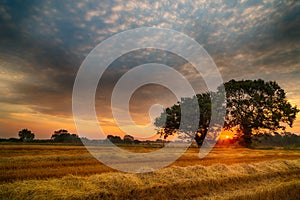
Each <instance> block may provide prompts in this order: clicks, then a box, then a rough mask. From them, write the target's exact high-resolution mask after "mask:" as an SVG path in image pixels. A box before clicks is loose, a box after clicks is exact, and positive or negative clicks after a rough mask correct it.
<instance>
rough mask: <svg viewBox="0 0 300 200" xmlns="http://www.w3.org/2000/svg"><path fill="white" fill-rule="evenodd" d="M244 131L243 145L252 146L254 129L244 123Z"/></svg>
mask: <svg viewBox="0 0 300 200" xmlns="http://www.w3.org/2000/svg"><path fill="white" fill-rule="evenodd" d="M242 131H243V136H242V145H243V146H245V147H246V148H250V147H251V144H252V140H251V138H252V129H251V128H250V127H249V126H247V125H243V126H242Z"/></svg>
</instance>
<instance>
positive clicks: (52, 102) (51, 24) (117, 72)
mask: <svg viewBox="0 0 300 200" xmlns="http://www.w3.org/2000/svg"><path fill="white" fill-rule="evenodd" d="M141 27H156V28H167V29H173V30H176V31H178V32H181V33H184V34H186V35H187V36H189V37H190V38H192V39H194V40H196V41H197V42H198V43H199V44H200V45H202V47H203V48H204V49H205V50H206V51H207V52H208V54H209V55H210V56H211V58H212V59H213V61H214V62H215V64H216V66H217V68H218V70H219V71H220V74H221V76H222V78H223V80H224V81H229V80H231V79H235V80H242V79H252V80H253V79H264V80H266V81H271V80H272V81H273V80H275V81H277V83H278V84H279V85H280V86H281V87H282V88H283V89H284V90H285V92H286V94H287V99H288V100H289V102H291V103H292V104H293V105H298V107H300V78H299V77H300V2H299V1H296V0H290V1H289V0H287V1H277V0H262V1H256V0H236V1H235V0H215V1H208V0H179V1H171V0H159V1H156V0H148V1H141V0H137V1H129V0H100V1H99V0H97V1H96V0H95V1H92V0H80V1H76V0H64V1H60V0H53V1H46V0H30V1H29V0H2V1H1V3H0V30H1V31H0V138H9V137H17V135H18V131H19V130H21V129H23V128H28V129H30V130H32V131H33V132H34V133H35V136H36V138H50V137H51V135H52V134H53V132H54V131H55V130H58V129H67V130H69V132H71V133H77V130H76V127H75V124H74V120H73V115H72V89H73V84H74V81H75V78H76V74H77V71H78V70H79V67H80V66H81V64H82V62H83V61H84V59H85V58H86V56H87V55H88V54H89V53H90V51H91V50H93V49H94V48H95V47H96V46H97V45H98V44H99V43H101V42H103V41H104V40H106V39H108V38H110V37H111V36H113V35H115V34H118V33H120V32H123V31H126V30H130V29H134V28H141ZM153 62H159V63H162V64H166V65H168V66H170V67H172V68H174V69H176V70H178V71H179V72H180V73H182V74H183V75H184V76H185V77H186V78H187V79H188V80H189V82H190V83H191V85H192V86H193V87H194V88H195V91H196V92H202V91H206V90H207V88H206V86H205V82H204V80H203V78H204V79H205V77H202V76H201V75H200V74H198V73H197V72H196V71H195V70H194V69H193V67H192V66H191V65H190V64H189V63H187V62H186V60H184V59H182V58H180V57H178V56H177V55H174V54H172V53H170V52H163V51H161V50H155V49H142V50H136V51H133V52H129V53H127V54H126V55H123V56H121V57H119V58H118V59H116V60H115V61H114V62H113V63H112V64H111V65H110V66H109V68H108V69H107V70H106V71H105V73H104V74H103V76H102V77H101V79H100V82H99V86H98V89H97V93H96V97H95V108H96V111H97V117H98V121H99V124H100V125H101V127H102V128H103V130H104V131H105V132H106V133H107V134H120V130H119V128H117V126H116V124H115V122H114V120H113V119H112V113H111V105H110V98H111V93H112V90H113V88H114V86H115V85H116V83H117V82H118V80H119V79H120V77H122V75H124V74H125V73H126V72H128V70H130V69H132V68H133V67H135V66H138V65H141V64H145V63H153ZM145 76H147V74H146V75H145ZM165 78H167V77H165ZM156 103H159V104H161V105H163V106H169V105H172V104H174V103H176V98H175V96H174V94H172V93H171V92H170V91H169V90H168V88H165V87H162V86H159V85H155V84H154V85H153V84H152V85H145V86H143V87H141V88H139V89H138V90H136V91H135V93H134V94H133V95H132V97H131V99H130V106H129V107H130V114H131V116H132V119H133V120H134V121H135V122H136V123H137V124H140V125H145V124H148V123H151V117H149V113H148V111H149V109H150V108H151V106H152V105H153V104H156ZM150 110H151V109H150ZM150 115H151V113H150ZM288 131H291V132H294V133H300V116H299V114H298V119H297V120H296V121H295V123H294V127H293V128H290V129H288ZM95 138H97V136H95Z"/></svg>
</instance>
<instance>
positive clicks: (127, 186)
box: [0, 160, 300, 200]
mask: <svg viewBox="0 0 300 200" xmlns="http://www.w3.org/2000/svg"><path fill="white" fill-rule="evenodd" d="M299 178H300V160H293V161H268V162H260V163H256V164H234V165H229V166H228V165H221V164H218V165H212V166H190V167H169V168H166V169H162V170H159V171H156V172H153V173H146V174H124V173H103V174H99V175H91V176H88V177H79V176H72V175H69V176H66V177H63V178H62V179H49V180H26V181H16V182H14V183H9V184H3V185H1V186H0V191H1V194H2V198H3V199H39V200H42V199H297V197H298V194H299V188H300V180H299Z"/></svg>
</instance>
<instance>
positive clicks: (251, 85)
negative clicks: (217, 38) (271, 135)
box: [224, 79, 299, 147]
mask: <svg viewBox="0 0 300 200" xmlns="http://www.w3.org/2000/svg"><path fill="white" fill-rule="evenodd" d="M224 86H225V90H226V99H227V109H226V120H225V125H224V127H225V128H226V129H230V128H233V127H235V128H237V130H238V133H239V138H240V139H241V140H240V142H241V144H243V145H244V146H246V147H249V146H251V142H252V141H251V138H252V135H253V131H254V130H260V129H267V130H271V131H275V130H278V129H283V130H284V129H285V125H288V126H290V127H292V125H293V122H294V120H295V119H296V114H297V113H298V112H299V110H298V109H297V107H296V106H294V107H293V106H292V105H291V104H290V103H289V102H288V101H287V99H286V95H285V92H284V90H283V89H282V88H281V87H280V86H279V85H278V84H277V83H276V82H275V81H270V82H265V81H263V80H260V79H259V80H242V81H235V80H231V81H229V82H227V83H225V85H224Z"/></svg>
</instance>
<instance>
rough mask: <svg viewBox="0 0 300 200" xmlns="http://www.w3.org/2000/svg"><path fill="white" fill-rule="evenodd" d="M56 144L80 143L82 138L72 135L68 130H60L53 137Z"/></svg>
mask: <svg viewBox="0 0 300 200" xmlns="http://www.w3.org/2000/svg"><path fill="white" fill-rule="evenodd" d="M51 139H53V141H54V142H70V143H74V142H80V138H79V137H78V135H76V134H71V133H69V132H68V131H67V130H64V129H60V130H57V131H54V134H53V135H52V136H51Z"/></svg>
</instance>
